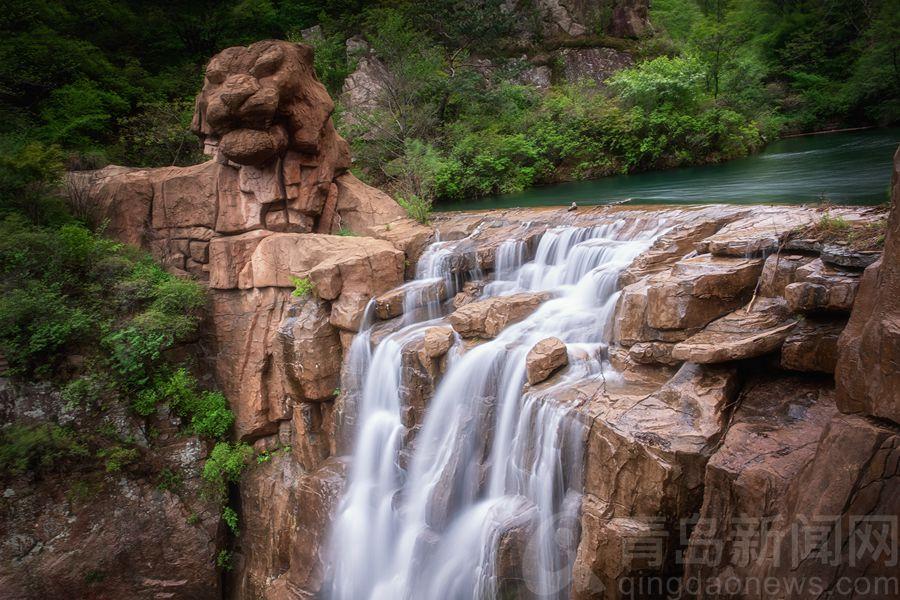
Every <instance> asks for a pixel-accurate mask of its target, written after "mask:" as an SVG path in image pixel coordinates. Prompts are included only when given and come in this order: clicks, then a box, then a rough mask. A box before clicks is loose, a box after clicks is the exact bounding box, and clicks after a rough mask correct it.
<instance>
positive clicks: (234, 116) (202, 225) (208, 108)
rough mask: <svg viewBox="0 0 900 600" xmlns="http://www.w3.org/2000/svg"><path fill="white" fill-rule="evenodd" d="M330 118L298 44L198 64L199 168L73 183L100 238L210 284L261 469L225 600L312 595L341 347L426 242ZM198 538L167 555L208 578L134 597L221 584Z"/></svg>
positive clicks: (233, 383)
mask: <svg viewBox="0 0 900 600" xmlns="http://www.w3.org/2000/svg"><path fill="white" fill-rule="evenodd" d="M333 108H334V107H333V103H332V101H331V99H330V98H329V96H328V94H327V92H326V91H325V88H324V87H323V86H322V84H321V83H319V81H318V80H317V79H316V76H315V73H314V71H313V67H312V49H311V48H310V47H308V46H304V45H301V44H292V43H288V42H281V41H264V42H258V43H255V44H252V45H250V46H248V47H235V48H228V49H226V50H224V51H222V52H221V53H219V54H217V55H216V56H214V57H213V58H212V59H211V60H210V62H209V64H208V65H207V69H206V77H205V79H204V84H203V89H202V91H201V92H200V94H199V96H198V97H197V101H196V110H195V114H194V121H193V125H192V129H193V131H194V132H195V133H196V134H197V135H198V136H199V137H200V139H201V140H202V142H203V145H204V150H205V152H206V153H207V154H209V155H210V156H211V159H210V160H209V161H208V162H205V163H203V164H200V165H195V166H190V167H171V168H160V169H128V168H123V167H107V168H105V169H102V170H100V171H98V172H93V173H75V174H72V175H71V177H72V178H73V180H74V181H75V183H76V184H80V185H84V186H87V187H88V189H89V192H90V193H91V195H92V196H93V197H94V198H95V200H96V202H97V204H98V207H99V210H100V213H101V214H100V218H102V219H106V220H107V222H108V223H109V225H108V229H107V231H108V232H109V233H110V234H111V235H112V236H113V237H116V238H118V239H120V240H122V241H124V242H126V243H130V244H133V245H135V246H142V247H144V248H146V249H148V250H149V251H150V252H151V253H152V254H153V255H154V256H155V257H156V258H157V259H158V260H160V261H161V262H162V263H163V264H164V265H165V266H166V267H167V268H168V269H169V270H171V271H173V272H175V273H179V274H181V275H183V276H193V277H196V278H198V279H200V280H202V281H205V282H207V283H208V286H209V288H210V306H209V317H210V318H209V320H208V328H207V332H206V333H207V335H206V338H207V347H208V353H207V354H208V355H207V356H206V360H207V361H208V364H209V365H210V367H211V370H212V372H213V373H214V374H215V376H216V380H217V382H218V385H219V387H220V388H221V389H222V390H223V391H224V392H225V394H226V396H227V398H228V400H229V402H230V404H231V407H232V410H233V411H234V413H235V416H236V422H235V435H236V437H237V438H238V439H241V440H244V441H247V442H250V443H252V444H253V446H254V447H255V448H256V449H257V450H258V451H261V452H262V451H265V452H269V453H271V454H269V455H270V456H272V457H273V459H272V460H271V462H269V463H266V464H265V465H264V466H261V467H260V468H259V469H254V470H253V471H252V473H251V474H249V475H248V476H247V477H246V479H245V480H244V481H243V482H242V485H241V487H240V497H241V507H242V510H241V514H240V519H241V523H242V532H243V534H244V535H243V536H242V537H241V538H240V539H239V543H238V546H237V547H236V548H235V551H236V552H235V555H234V556H235V558H234V563H235V571H234V572H233V573H232V577H231V579H232V582H231V583H230V584H229V586H230V588H231V589H233V590H234V591H233V593H234V594H235V597H262V596H266V597H288V596H292V595H294V594H296V593H300V592H302V593H304V594H306V593H310V594H311V593H315V592H316V591H317V590H318V588H319V586H321V585H322V581H323V572H324V566H323V563H322V560H323V559H321V558H320V553H321V552H322V551H323V549H324V539H325V535H326V532H327V527H328V522H329V514H330V512H331V511H332V509H333V508H334V505H335V501H336V498H337V497H338V495H339V492H340V490H341V488H342V485H343V483H342V482H343V479H342V477H343V471H344V469H343V467H342V463H341V462H340V461H339V460H337V459H336V458H333V457H334V455H335V452H336V443H335V438H336V434H335V427H336V424H335V415H334V400H335V397H336V395H337V394H338V391H339V390H338V388H339V387H340V373H341V364H342V362H343V356H344V351H345V349H346V348H347V347H348V345H349V343H350V340H351V339H352V337H353V335H354V334H355V333H356V331H357V329H358V328H359V326H360V322H361V320H362V318H363V311H364V309H365V307H366V305H367V303H368V301H369V300H370V299H371V298H373V297H375V296H378V295H379V294H382V293H384V292H387V291H389V290H391V289H393V288H395V287H397V286H399V285H400V284H401V283H402V282H403V279H404V271H405V268H406V267H405V265H406V264H412V265H413V267H414V265H415V262H416V259H417V257H418V253H420V252H421V251H422V250H423V248H424V247H425V245H427V243H428V241H429V240H430V238H431V236H432V231H431V229H430V228H427V227H424V226H421V225H419V224H418V223H416V222H414V221H412V220H410V219H408V218H406V213H405V211H404V210H403V209H402V208H401V207H400V206H398V205H397V204H396V203H395V202H394V201H393V200H392V199H391V198H390V197H389V196H387V195H386V194H384V193H383V192H381V191H380V190H377V189H375V188H372V187H369V186H367V185H366V184H364V183H362V182H361V181H359V180H358V179H356V178H355V177H354V176H353V175H351V174H350V173H349V172H348V171H347V169H348V167H349V165H350V157H349V153H348V147H347V144H346V142H345V141H344V140H343V139H342V138H341V137H340V136H339V135H338V134H337V132H336V131H335V129H334V126H333V125H332V122H331V113H332V111H333ZM336 233H341V234H342V235H331V234H336ZM432 337H434V336H432ZM435 344H437V346H440V345H441V342H438V341H436V340H432V343H431V346H432V347H434V346H435ZM434 351H435V350H433V349H432V352H434ZM285 449H287V450H285ZM135 493H144V491H142V490H138V491H136V492H135ZM146 502H149V500H148V501H146ZM153 502H156V503H157V504H159V510H158V511H157V513H159V515H165V516H160V517H159V519H160V520H165V521H167V522H168V521H171V522H173V523H174V522H184V521H185V519H186V517H183V516H178V515H176V514H175V513H173V510H175V509H174V508H172V507H170V506H169V505H168V504H166V502H167V501H166V499H165V497H160V498H159V499H156V498H154V499H153ZM169 504H171V503H169ZM147 505H148V506H151V504H147ZM165 511H168V512H165ZM157 513H154V514H157ZM136 524H137V523H136ZM172 535H173V536H175V535H182V536H183V537H184V534H183V533H181V532H179V531H177V530H176V531H175V532H174V533H173V534H172ZM173 539H174V538H173ZM194 543H195V542H194V541H193V540H190V539H188V538H187V537H185V538H184V540H183V541H179V542H177V543H176V542H172V545H173V546H179V547H181V548H182V550H183V551H184V552H185V553H186V556H187V555H188V554H189V555H191V556H193V557H196V559H197V560H205V561H206V562H205V563H204V569H205V570H204V571H202V572H201V573H199V574H197V573H194V574H192V573H188V572H187V571H185V572H182V571H180V570H177V569H176V570H173V571H171V572H170V575H171V577H169V578H166V579H165V580H162V579H161V580H160V581H158V582H156V583H155V584H154V583H153V582H152V581H151V580H150V579H149V578H147V577H145V580H146V581H145V582H144V583H141V584H140V585H138V584H135V585H134V586H133V587H132V589H138V588H139V587H140V586H143V587H145V588H147V589H152V588H153V586H154V585H155V586H156V587H157V588H159V589H161V590H162V589H167V586H168V588H171V590H170V591H172V592H173V593H176V595H177V594H178V590H181V588H179V587H178V586H182V587H183V588H184V594H183V596H184V597H188V596H190V597H212V596H213V595H215V594H216V593H217V592H215V590H216V589H218V583H217V581H211V582H205V581H204V580H203V579H202V578H203V577H208V576H209V575H211V574H214V572H213V571H212V568H213V562H214V560H213V559H212V558H211V557H209V556H207V555H206V554H205V553H206V552H207V551H209V552H213V551H214V550H215V543H214V541H213V540H211V539H209V538H205V539H204V540H202V541H199V542H197V543H198V544H201V545H202V544H205V546H203V552H200V551H199V548H198V549H197V550H196V551H192V550H190V548H192V546H191V544H194ZM155 547H156V546H155V545H150V546H148V548H155ZM148 552H149V550H148ZM135 556H136V558H135V560H143V559H142V558H140V557H139V556H138V555H135ZM141 556H143V555H141ZM146 560H147V561H149V562H150V563H159V561H158V560H157V559H156V558H154V557H152V556H150V555H149V554H147V558H146ZM173 564H178V563H177V562H176V563H173ZM192 567H193V565H192V564H191V563H190V561H187V563H186V566H185V569H190V568H192ZM122 570H123V571H128V569H122ZM169 579H178V580H179V581H181V580H184V582H186V583H184V582H183V583H177V582H172V581H169ZM176 583H177V585H176ZM112 585H113V583H112V582H111V584H110V587H109V588H108V589H110V590H113V589H117V588H113V587H112ZM173 586H174V587H173ZM191 586H193V588H192V587H191ZM198 586H199V589H200V590H202V591H198V592H196V593H193V592H191V591H190V590H191V589H195V588H197V587H198ZM126 588H127V586H126ZM126 588H123V589H126ZM104 589H105V588H104ZM120 595H125V592H124V591H123V593H122V594H120Z"/></svg>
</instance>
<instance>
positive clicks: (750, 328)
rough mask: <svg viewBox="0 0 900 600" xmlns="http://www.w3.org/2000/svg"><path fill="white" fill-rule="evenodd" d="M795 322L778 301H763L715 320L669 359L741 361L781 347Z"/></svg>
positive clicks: (678, 348)
mask: <svg viewBox="0 0 900 600" xmlns="http://www.w3.org/2000/svg"><path fill="white" fill-rule="evenodd" d="M795 324H796V321H795V320H794V319H792V318H790V317H789V315H788V311H787V306H786V304H785V302H784V301H783V300H781V299H778V300H763V301H759V302H756V303H755V304H753V305H752V306H750V305H748V306H747V307H745V308H742V309H739V310H736V311H734V312H733V313H730V314H727V315H725V316H724V317H722V318H720V319H716V320H715V321H713V322H712V323H710V324H709V325H707V326H706V328H705V329H704V330H703V331H701V332H700V333H697V334H695V335H693V336H691V337H689V338H688V339H686V340H685V341H683V342H680V343H678V344H676V345H675V347H674V348H672V354H671V356H672V358H674V359H676V360H684V361H690V362H695V363H701V364H708V363H719V362H727V361H732V360H744V359H747V358H754V357H756V356H761V355H763V354H768V353H769V352H772V351H773V350H777V349H778V348H780V347H781V345H782V343H784V340H785V339H786V338H787V336H788V334H789V333H790V332H791V330H792V329H793V328H794V325H795Z"/></svg>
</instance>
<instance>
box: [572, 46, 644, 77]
mask: <svg viewBox="0 0 900 600" xmlns="http://www.w3.org/2000/svg"><path fill="white" fill-rule="evenodd" d="M560 58H561V59H562V64H563V68H562V71H563V77H564V78H565V80H566V82H568V83H579V82H582V81H589V82H591V83H595V84H597V85H603V83H604V82H606V80H607V79H609V78H610V77H612V76H613V75H614V74H615V73H616V72H617V71H621V70H622V69H627V68H628V67H630V66H631V65H632V64H633V62H634V61H633V59H632V58H631V55H630V54H628V53H627V52H622V51H620V50H615V49H613V48H566V49H564V50H562V51H561V53H560Z"/></svg>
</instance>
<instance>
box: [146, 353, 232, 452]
mask: <svg viewBox="0 0 900 600" xmlns="http://www.w3.org/2000/svg"><path fill="white" fill-rule="evenodd" d="M161 404H168V405H169V407H170V408H171V409H172V410H173V411H174V412H175V413H176V414H178V415H180V416H181V417H183V418H185V419H188V421H189V422H190V429H191V431H192V432H194V433H196V434H197V435H202V436H205V437H209V438H213V439H219V438H222V437H224V436H225V435H226V434H227V433H228V432H229V430H230V429H231V426H232V425H233V424H234V413H232V412H231V409H229V408H228V401H227V400H226V399H225V396H224V395H223V394H222V393H221V392H212V391H200V390H198V388H197V381H196V380H195V379H194V377H193V376H192V375H191V374H190V373H189V372H188V371H187V369H184V368H181V369H177V370H175V371H172V372H168V373H166V372H163V373H160V374H159V375H157V376H156V378H155V379H154V381H153V384H152V385H150V386H148V387H146V388H144V389H142V390H141V391H140V392H139V393H138V394H137V398H136V399H135V400H134V402H133V403H132V407H133V408H134V410H135V412H137V413H138V414H139V415H142V416H149V415H152V414H154V413H155V412H156V410H157V408H158V407H159V406H160V405H161Z"/></svg>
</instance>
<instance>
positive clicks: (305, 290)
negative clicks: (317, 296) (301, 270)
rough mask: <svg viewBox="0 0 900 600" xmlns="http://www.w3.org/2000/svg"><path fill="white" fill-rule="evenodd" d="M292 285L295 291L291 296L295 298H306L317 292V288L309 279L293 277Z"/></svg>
mask: <svg viewBox="0 0 900 600" xmlns="http://www.w3.org/2000/svg"><path fill="white" fill-rule="evenodd" d="M291 283H293V284H294V291H293V292H291V296H294V297H295V298H305V297H306V296H309V295H310V294H312V293H313V291H314V290H315V286H314V285H313V282H312V281H310V279H309V277H291Z"/></svg>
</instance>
